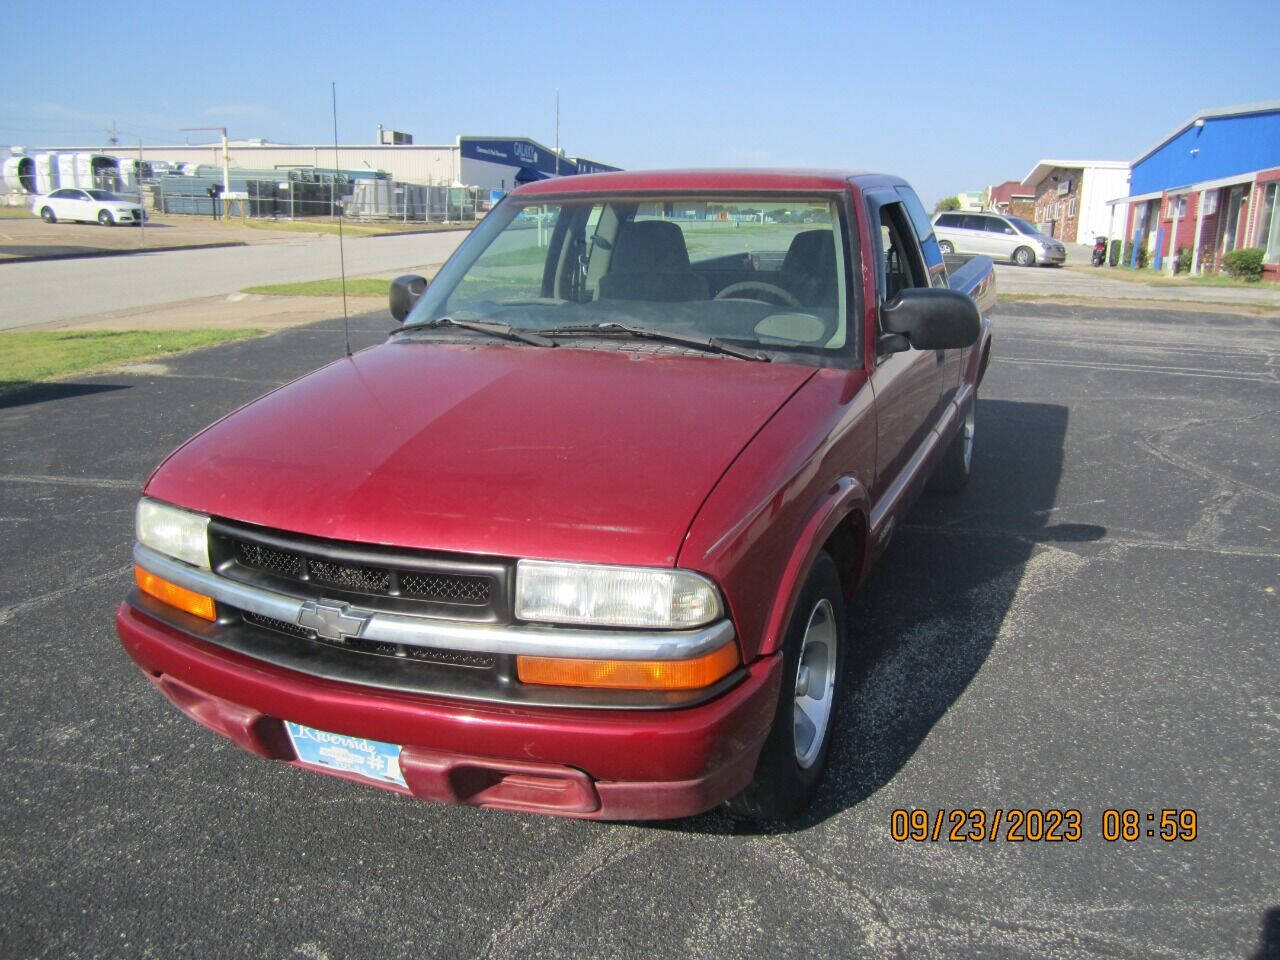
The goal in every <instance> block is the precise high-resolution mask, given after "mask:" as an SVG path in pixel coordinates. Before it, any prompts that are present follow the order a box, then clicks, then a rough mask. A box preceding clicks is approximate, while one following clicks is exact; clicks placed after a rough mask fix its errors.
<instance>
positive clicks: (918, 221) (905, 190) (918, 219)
mask: <svg viewBox="0 0 1280 960" xmlns="http://www.w3.org/2000/svg"><path fill="white" fill-rule="evenodd" d="M898 196H900V197H901V198H902V204H903V206H904V207H906V210H907V216H908V217H910V218H911V226H912V228H913V229H914V230H915V232H916V239H917V240H919V241H920V246H922V247H923V246H924V245H925V243H926V242H927V241H928V240H929V238H930V237H932V236H933V224H932V223H930V222H929V214H927V213H925V210H924V205H923V204H921V203H920V198H919V197H917V196H916V192H915V191H914V190H912V189H911V188H910V187H898Z"/></svg>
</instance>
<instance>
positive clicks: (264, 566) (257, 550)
mask: <svg viewBox="0 0 1280 960" xmlns="http://www.w3.org/2000/svg"><path fill="white" fill-rule="evenodd" d="M236 556H237V559H238V560H239V561H240V562H241V563H243V564H244V565H245V566H246V567H253V568H254V569H255V570H262V571H264V572H266V573H274V574H275V575H276V576H279V577H297V576H301V574H302V557H300V556H298V554H296V553H288V552H287V551H285V550H276V549H274V548H272V547H264V546H263V545H262V544H260V543H246V542H245V541H244V540H237V541H236Z"/></svg>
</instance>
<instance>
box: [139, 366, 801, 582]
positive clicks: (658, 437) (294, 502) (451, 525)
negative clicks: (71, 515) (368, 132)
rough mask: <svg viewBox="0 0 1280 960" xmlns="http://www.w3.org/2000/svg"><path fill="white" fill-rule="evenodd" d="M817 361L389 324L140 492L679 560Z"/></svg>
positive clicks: (554, 548) (292, 520) (597, 553)
mask: <svg viewBox="0 0 1280 960" xmlns="http://www.w3.org/2000/svg"><path fill="white" fill-rule="evenodd" d="M813 372H814V371H813V369H812V368H809V367H802V366H796V365H792V364H782V363H753V362H745V361H739V360H733V359H728V358H724V357H691V356H686V355H662V354H653V353H628V352H621V351H615V350H581V349H571V348H565V347H559V348H556V349H549V348H535V347H525V346H515V345H512V346H506V345H498V344H494V345H489V344H485V345H471V344H442V343H427V342H422V341H416V342H415V341H391V342H388V343H385V344H383V345H381V346H378V347H375V348H373V349H370V350H366V351H364V352H362V353H359V354H356V355H355V356H354V357H351V358H346V359H343V360H340V361H338V362H336V363H333V364H331V365H330V366H328V367H325V368H323V369H321V370H318V371H316V372H315V373H312V374H310V375H308V376H307V377H304V378H303V379H301V380H298V381H295V382H294V383H292V384H289V385H288V386H286V387H283V388H282V389H280V390H277V391H275V392H274V393H271V394H268V395H267V396H265V397H262V398H261V399H259V400H256V401H254V402H253V403H251V404H249V405H248V406H246V407H244V408H242V409H240V410H238V411H236V412H235V413H233V414H231V415H230V416H228V417H226V418H224V419H223V420H220V421H219V422H218V423H215V424H214V425H213V426H211V427H209V428H208V429H206V430H205V431H203V432H202V433H200V434H198V435H197V436H196V437H194V438H193V439H192V440H190V441H188V442H187V443H186V444H185V445H184V446H182V447H180V448H179V449H178V450H177V451H176V452H175V453H173V454H172V455H171V456H170V457H169V459H168V460H166V461H165V463H164V464H162V465H161V467H160V468H159V469H158V470H157V471H156V472H155V474H154V475H153V476H152V477H151V479H150V480H149V481H148V483H147V487H146V493H147V495H148V496H152V497H155V498H157V499H160V500H165V501H168V502H170V503H173V504H177V505H179V506H183V507H188V508H191V509H194V510H199V511H201V512H204V513H208V514H210V515H212V516H216V517H223V518H227V519H233V520H240V521H244V522H247V523H253V524H260V525H263V526H267V527H273V528H276V529H281V530H288V531H292V532H295V533H302V534H310V535H313V536H319V537H330V538H333V539H338V540H349V541H359V542H363V543H379V544H394V545H396V546H401V547H414V548H423V549H431V550H443V551H456V552H461V553H471V554H486V555H493V556H507V557H539V558H544V559H559V560H579V561H584V562H611V563H628V564H645V565H669V564H672V563H674V562H675V557H676V555H677V553H678V551H679V547H680V543H681V541H682V539H683V537H684V535H685V532H686V531H687V529H688V527H689V524H690V522H691V521H692V519H693V516H694V514H695V512H696V511H697V510H698V508H699V506H700V505H701V503H702V502H703V500H704V499H705V498H706V496H707V494H708V493H709V492H710V491H711V489H712V487H713V486H714V484H715V483H716V481H717V480H718V479H719V478H720V476H721V475H722V474H723V473H724V471H725V469H726V468H727V467H728V466H729V464H730V463H731V462H732V461H733V459H734V458H735V457H736V456H737V455H738V453H739V452H740V451H741V450H742V449H743V447H744V446H745V445H746V444H747V443H748V441H750V439H751V438H752V437H753V436H754V435H755V434H756V432H757V431H758V430H759V429H760V427H761V426H763V425H764V423H765V422H766V421H767V420H768V419H769V417H771V416H772V415H773V413H774V412H775V411H776V410H777V409H778V408H779V407H780V406H781V405H782V404H783V403H785V402H786V400H787V399H788V398H789V397H790V396H791V395H792V394H794V393H795V391H796V390H797V389H798V388H799V387H800V386H801V385H802V384H803V383H804V382H805V381H806V380H808V379H809V377H811V376H812V375H813Z"/></svg>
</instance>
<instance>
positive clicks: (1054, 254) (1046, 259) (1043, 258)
mask: <svg viewBox="0 0 1280 960" xmlns="http://www.w3.org/2000/svg"><path fill="white" fill-rule="evenodd" d="M1040 262H1041V263H1066V262H1067V251H1066V250H1065V249H1063V248H1059V247H1051V248H1050V249H1049V250H1043V249H1042V250H1041V251H1040Z"/></svg>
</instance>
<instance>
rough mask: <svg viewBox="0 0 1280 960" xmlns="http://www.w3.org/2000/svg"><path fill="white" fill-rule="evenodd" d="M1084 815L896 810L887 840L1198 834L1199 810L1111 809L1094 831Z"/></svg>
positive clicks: (1032, 810) (1130, 838)
mask: <svg viewBox="0 0 1280 960" xmlns="http://www.w3.org/2000/svg"><path fill="white" fill-rule="evenodd" d="M1086 819H1092V818H1086V817H1085V815H1084V814H1083V813H1081V812H1080V811H1079V810H1077V809H1075V808H1074V807H1066V808H1038V807H1021V808H1019V807H1014V808H1011V809H1004V808H995V809H991V810H985V809H981V808H969V809H962V808H956V809H951V810H949V809H947V808H945V807H938V808H936V809H933V810H925V809H923V808H916V809H911V810H906V809H902V808H899V809H896V810H894V811H893V812H892V813H891V814H890V815H889V835H890V836H891V837H892V838H893V839H894V840H895V841H897V842H898V843H904V842H906V841H913V842H916V843H926V842H928V843H937V842H951V843H966V842H967V843H980V842H982V841H988V842H990V841H996V840H1004V841H1009V842H1012V843H1027V842H1029V843H1077V842H1079V841H1080V840H1082V839H1083V838H1084V837H1085V836H1086V834H1088V835H1092V836H1097V837H1101V838H1102V839H1103V840H1105V841H1107V842H1108V843H1115V842H1123V843H1133V842H1135V841H1138V840H1158V841H1163V842H1165V843H1173V842H1184V843H1185V842H1190V841H1192V840H1194V839H1195V838H1196V836H1197V834H1198V832H1199V826H1200V824H1199V817H1198V816H1197V815H1196V811H1195V810H1190V809H1170V808H1165V809H1161V810H1152V811H1146V810H1135V809H1127V810H1119V809H1111V808H1108V809H1106V810H1104V811H1102V816H1101V817H1100V818H1098V819H1097V820H1096V821H1094V824H1093V825H1094V826H1095V828H1096V829H1094V830H1090V829H1089V824H1087V823H1086Z"/></svg>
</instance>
